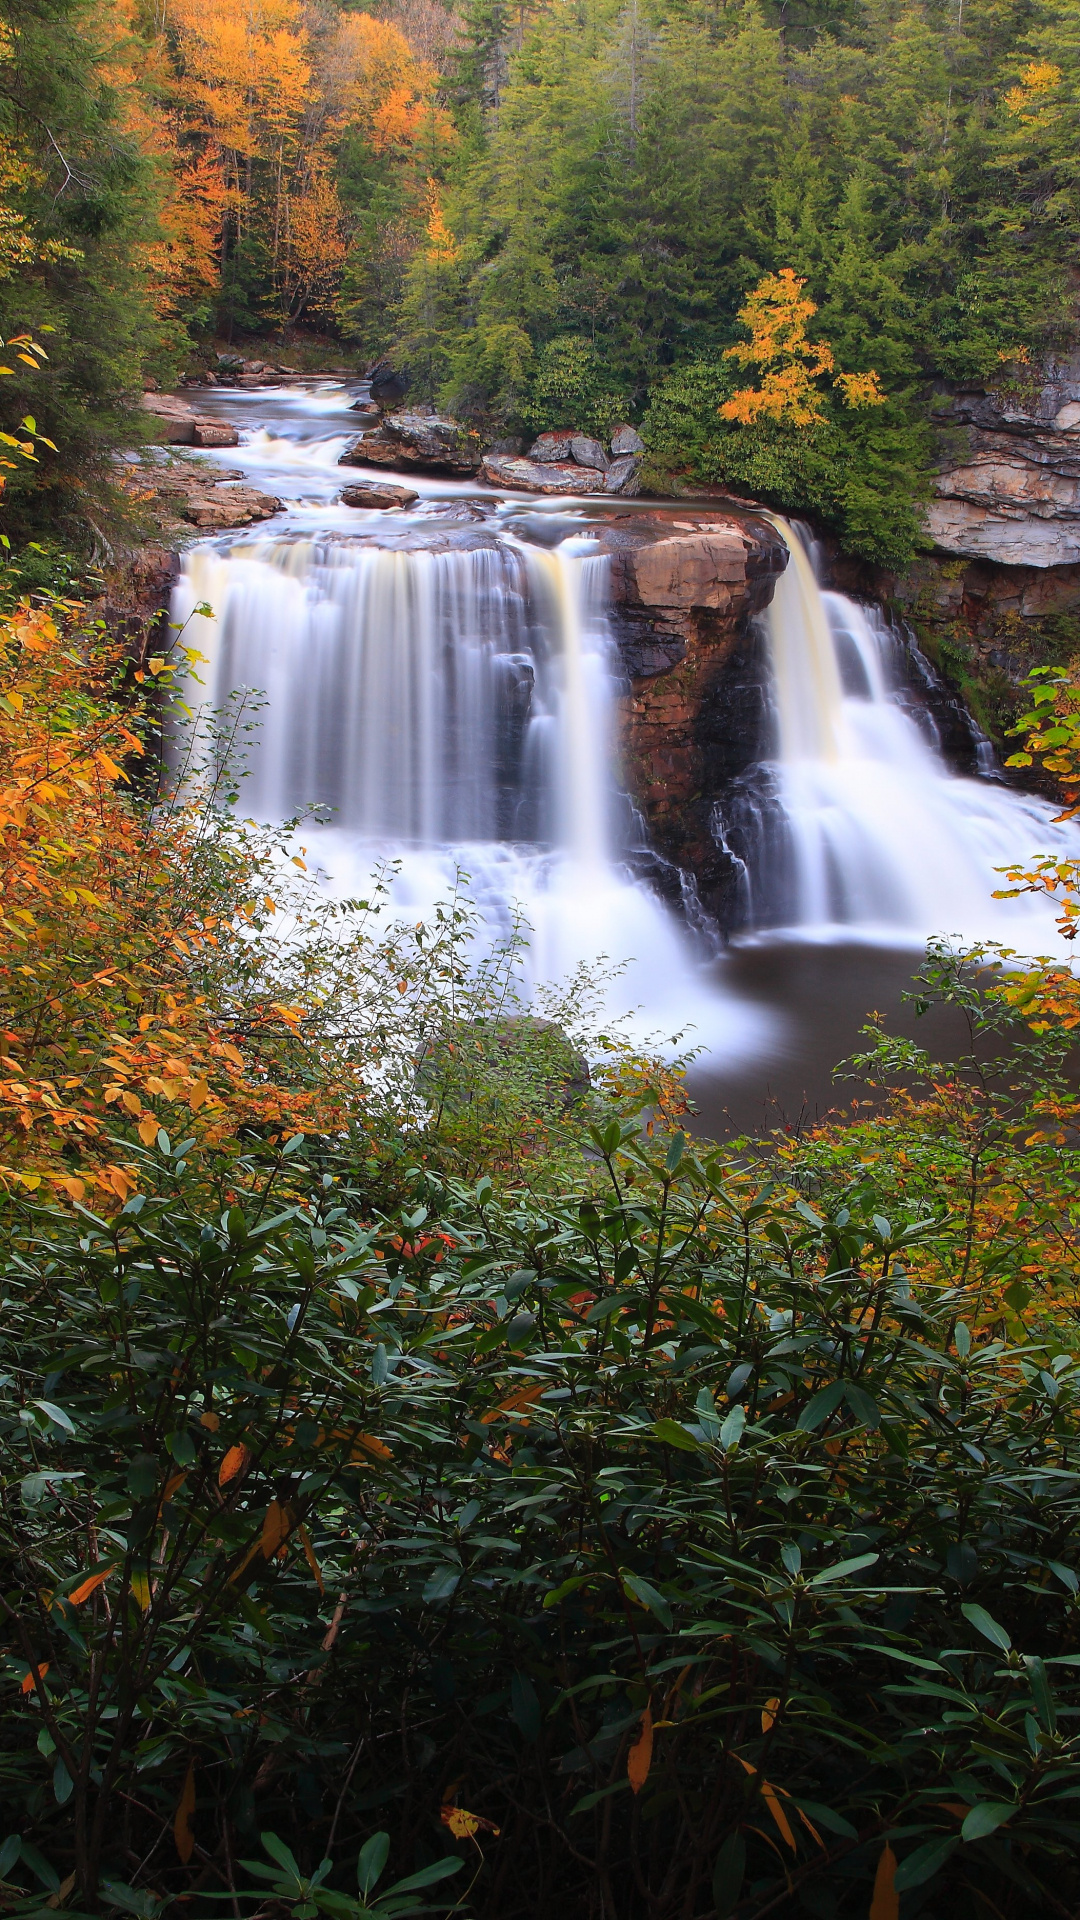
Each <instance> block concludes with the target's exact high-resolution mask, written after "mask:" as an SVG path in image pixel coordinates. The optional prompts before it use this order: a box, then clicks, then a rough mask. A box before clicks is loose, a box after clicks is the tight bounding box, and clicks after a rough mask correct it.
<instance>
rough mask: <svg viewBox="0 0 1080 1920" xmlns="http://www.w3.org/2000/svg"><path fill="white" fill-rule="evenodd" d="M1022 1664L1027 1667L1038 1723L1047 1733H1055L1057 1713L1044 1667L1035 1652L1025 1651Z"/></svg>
mask: <svg viewBox="0 0 1080 1920" xmlns="http://www.w3.org/2000/svg"><path fill="white" fill-rule="evenodd" d="M1024 1665H1025V1667H1026V1668H1027V1676H1028V1684H1029V1686H1030V1687H1031V1697H1032V1699H1033V1700H1034V1702H1035V1711H1036V1713H1037V1714H1038V1716H1039V1725H1040V1726H1041V1727H1043V1728H1044V1729H1045V1731H1046V1732H1047V1733H1056V1732H1057V1713H1056V1711H1055V1708H1054V1695H1053V1692H1052V1691H1051V1687H1050V1679H1049V1676H1048V1674H1047V1671H1046V1668H1045V1666H1044V1665H1043V1663H1042V1661H1041V1660H1040V1659H1039V1656H1038V1654H1035V1653H1025V1655H1024Z"/></svg>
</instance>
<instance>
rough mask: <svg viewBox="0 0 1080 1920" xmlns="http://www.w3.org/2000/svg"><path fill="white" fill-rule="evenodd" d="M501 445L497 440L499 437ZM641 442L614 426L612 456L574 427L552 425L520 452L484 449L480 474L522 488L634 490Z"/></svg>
mask: <svg viewBox="0 0 1080 1920" xmlns="http://www.w3.org/2000/svg"><path fill="white" fill-rule="evenodd" d="M500 445H501V443H500ZM644 449H645V443H644V441H643V440H642V438H641V436H640V434H638V433H635V431H634V429H633V427H619V428H617V430H616V432H615V433H614V435H613V436H612V441H611V456H610V457H609V455H608V453H607V451H606V449H605V448H604V447H602V446H601V444H600V442H599V440H593V439H591V438H590V437H589V435H588V434H586V433H579V432H578V431H577V428H576V427H556V428H553V429H552V431H551V432H549V433H542V434H540V436H539V437H538V439H536V440H534V441H533V444H532V446H531V447H530V448H529V451H528V453H527V454H525V455H524V456H522V455H519V454H509V453H505V452H500V450H499V446H495V447H491V448H490V449H489V451H488V452H487V453H486V454H485V455H484V461H483V465H482V467H481V469H480V477H481V479H483V480H487V481H489V482H490V483H491V485H492V486H495V487H512V488H513V489H514V490H515V491H516V492H521V493H620V494H623V495H624V496H625V495H631V494H635V493H636V492H637V490H638V473H639V471H640V468H641V455H642V453H643V452H644Z"/></svg>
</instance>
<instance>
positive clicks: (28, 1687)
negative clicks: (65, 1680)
mask: <svg viewBox="0 0 1080 1920" xmlns="http://www.w3.org/2000/svg"><path fill="white" fill-rule="evenodd" d="M48 1671H49V1662H48V1661H47V1660H43V1661H42V1663H41V1665H40V1667H31V1669H30V1671H29V1673H27V1674H24V1675H23V1682H22V1686H21V1688H20V1692H22V1693H33V1691H34V1688H35V1687H36V1686H37V1683H38V1681H39V1680H44V1678H45V1675H46V1674H47V1673H48Z"/></svg>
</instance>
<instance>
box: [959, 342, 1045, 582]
mask: <svg viewBox="0 0 1080 1920" xmlns="http://www.w3.org/2000/svg"><path fill="white" fill-rule="evenodd" d="M934 421H935V425H936V427H937V429H938V434H939V451H938V458H939V462H940V471H939V473H938V476H937V480H936V483H935V484H936V493H937V498H936V499H935V500H933V501H932V502H931V504H930V506H929V508H928V510H927V516H926V518H927V530H928V532H929V533H930V534H931V536H932V538H933V540H934V544H935V546H937V547H939V548H941V549H942V550H944V551H945V552H946V553H953V554H962V555H963V556H965V558H968V559H974V560H984V561H986V560H989V561H995V562H997V563H998V564H1000V565H1002V566H1008V567H1038V568H1045V567H1060V566H1071V565H1075V564H1076V563H1077V562H1080V350H1078V351H1076V352H1073V353H1071V354H1068V355H1065V356H1064V357H1062V358H1061V359H1059V360H1055V361H1051V362H1050V363H1049V364H1048V365H1047V367H1046V369H1045V372H1044V373H1043V374H1041V375H1040V376H1039V377H1038V378H1036V377H1035V376H1034V375H1032V377H1031V379H1030V380H1027V379H1025V377H1024V373H1023V369H1018V370H1014V375H1013V378H1012V379H1011V380H1010V381H1009V383H1008V384H1003V385H1001V386H999V387H997V388H989V387H971V388H961V389H958V390H956V391H954V392H952V393H949V394H944V393H943V394H941V395H940V396H939V398H938V401H937V404H936V406H935V408H934Z"/></svg>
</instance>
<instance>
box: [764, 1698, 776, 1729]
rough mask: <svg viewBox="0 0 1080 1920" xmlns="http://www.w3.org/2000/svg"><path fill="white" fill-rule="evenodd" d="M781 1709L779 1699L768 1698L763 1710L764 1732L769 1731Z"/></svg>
mask: <svg viewBox="0 0 1080 1920" xmlns="http://www.w3.org/2000/svg"><path fill="white" fill-rule="evenodd" d="M779 1709H780V1702H779V1700H776V1699H773V1700H766V1702H765V1705H764V1707H763V1708H762V1710H761V1731H762V1733H768V1731H769V1728H770V1727H771V1726H772V1725H773V1724H774V1723H775V1720H776V1716H777V1713H778V1712H779Z"/></svg>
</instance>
